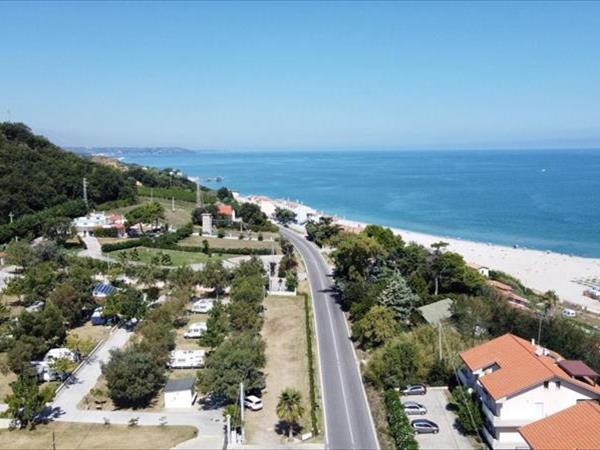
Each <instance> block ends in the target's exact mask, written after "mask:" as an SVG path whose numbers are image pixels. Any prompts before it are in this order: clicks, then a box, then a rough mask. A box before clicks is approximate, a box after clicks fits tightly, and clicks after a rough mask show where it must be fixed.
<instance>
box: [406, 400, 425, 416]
mask: <svg viewBox="0 0 600 450" xmlns="http://www.w3.org/2000/svg"><path fill="white" fill-rule="evenodd" d="M402 406H403V407H404V412H405V413H406V415H407V416H417V415H420V416H422V415H424V414H427V408H426V407H425V406H423V405H422V404H421V403H417V402H405V403H404V404H403V405H402Z"/></svg>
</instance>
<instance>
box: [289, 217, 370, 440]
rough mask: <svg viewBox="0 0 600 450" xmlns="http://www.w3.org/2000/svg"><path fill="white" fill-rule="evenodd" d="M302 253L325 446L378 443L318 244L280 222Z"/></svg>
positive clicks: (345, 326)
mask: <svg viewBox="0 0 600 450" xmlns="http://www.w3.org/2000/svg"><path fill="white" fill-rule="evenodd" d="M281 234H282V235H283V236H285V237H286V238H287V239H289V240H290V241H291V242H292V243H293V244H294V246H295V247H296V249H297V250H298V252H299V253H300V255H302V258H303V259H304V262H305V265H306V270H307V272H308V273H307V275H308V280H309V282H310V286H311V291H312V298H313V308H314V315H315V321H316V332H317V343H318V349H319V361H320V369H321V384H322V391H323V403H324V405H323V406H324V416H325V444H326V447H327V448H329V449H356V450H358V449H361V450H362V449H378V448H379V445H378V441H377V435H376V432H375V426H374V424H373V419H372V416H371V411H370V409H369V405H368V403H367V398H366V395H365V391H364V386H363V384H362V379H361V375H360V370H359V368H358V363H357V360H356V354H355V352H354V348H353V347H352V342H351V341H350V336H349V331H348V326H347V323H346V318H345V317H344V313H343V312H342V310H341V308H340V307H339V305H338V304H337V303H336V301H335V299H334V298H333V296H332V295H330V292H331V289H332V287H333V281H332V279H331V277H330V271H331V269H330V268H329V267H328V266H327V264H326V262H325V260H324V259H323V256H322V255H321V253H320V252H319V249H318V248H317V247H316V246H315V245H314V244H313V243H311V242H308V241H307V240H306V239H305V238H304V237H302V236H300V235H298V234H297V233H294V232H293V231H290V230H288V229H284V228H281Z"/></svg>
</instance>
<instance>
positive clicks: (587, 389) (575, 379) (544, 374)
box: [459, 333, 600, 449]
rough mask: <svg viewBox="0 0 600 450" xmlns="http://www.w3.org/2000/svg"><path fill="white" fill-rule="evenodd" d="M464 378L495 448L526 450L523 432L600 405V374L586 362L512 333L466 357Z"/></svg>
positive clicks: (464, 358)
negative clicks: (573, 409)
mask: <svg viewBox="0 0 600 450" xmlns="http://www.w3.org/2000/svg"><path fill="white" fill-rule="evenodd" d="M460 357H461V358H462V360H463V362H464V367H462V368H461V370H460V371H459V378H460V379H461V381H462V382H463V383H464V384H466V385H467V386H469V387H471V388H472V389H474V390H475V392H476V393H477V394H478V396H479V397H480V399H481V403H482V406H481V407H482V409H483V413H484V416H485V424H484V427H483V429H482V431H483V435H484V436H485V438H486V439H487V441H488V443H489V445H490V446H491V447H492V448H494V449H496V448H503V449H505V448H527V443H526V442H525V440H524V439H523V436H522V435H521V434H520V432H519V428H520V427H523V426H525V425H527V424H530V423H532V422H535V421H538V420H540V419H543V418H545V417H547V416H549V415H552V414H555V413H557V412H560V411H562V410H564V409H566V408H569V407H570V406H573V405H575V404H577V403H578V402H580V401H584V400H593V399H600V386H598V385H597V384H596V378H597V376H598V374H596V372H594V371H593V370H592V369H590V368H589V367H588V366H587V365H585V363H583V362H582V361H572V360H566V359H564V358H563V357H562V356H561V355H559V354H557V353H555V352H552V351H550V350H548V349H545V348H542V347H540V346H537V345H535V343H534V342H533V341H532V342H529V341H526V340H525V339H522V338H520V337H517V336H514V335H512V334H510V333H508V334H505V335H503V336H500V337H498V338H496V339H493V340H491V341H489V342H486V343H484V344H481V345H479V346H477V347H474V348H472V349H469V350H467V351H464V352H462V353H461V354H460Z"/></svg>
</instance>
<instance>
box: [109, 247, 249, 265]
mask: <svg viewBox="0 0 600 450" xmlns="http://www.w3.org/2000/svg"><path fill="white" fill-rule="evenodd" d="M137 249H138V252H139V255H140V262H142V263H145V264H148V263H150V261H151V259H152V257H153V256H154V255H157V254H158V253H166V254H167V255H169V256H170V257H171V266H182V265H184V264H188V265H189V264H197V263H206V262H208V261H220V260H221V261H222V260H224V259H228V258H233V257H235V256H237V255H222V256H219V255H212V256H208V255H206V254H204V253H200V252H182V251H178V250H163V249H158V248H147V247H137ZM130 251H131V250H117V251H115V252H110V253H107V255H108V256H110V257H111V258H116V257H117V255H118V254H119V253H122V252H128V253H129V252H130Z"/></svg>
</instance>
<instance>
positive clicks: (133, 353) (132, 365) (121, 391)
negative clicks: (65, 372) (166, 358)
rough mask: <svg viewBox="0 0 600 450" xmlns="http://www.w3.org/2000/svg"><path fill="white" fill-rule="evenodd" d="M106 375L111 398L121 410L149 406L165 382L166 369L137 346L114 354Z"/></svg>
mask: <svg viewBox="0 0 600 450" xmlns="http://www.w3.org/2000/svg"><path fill="white" fill-rule="evenodd" d="M102 374H103V375H104V377H105V378H106V384H107V387H108V395H109V396H110V398H111V399H112V401H113V402H114V403H115V405H116V406H118V407H142V406H146V405H148V404H149V402H150V401H151V400H152V398H154V396H155V395H156V393H157V392H158V390H159V389H160V388H161V386H162V385H163V383H164V381H165V369H164V366H163V365H161V364H160V363H158V362H157V361H155V359H154V358H153V357H152V355H151V354H150V353H146V352H142V351H140V350H139V349H138V348H137V347H136V346H131V347H128V348H125V349H124V350H119V349H114V350H111V352H110V360H109V361H108V363H106V364H103V365H102Z"/></svg>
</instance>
